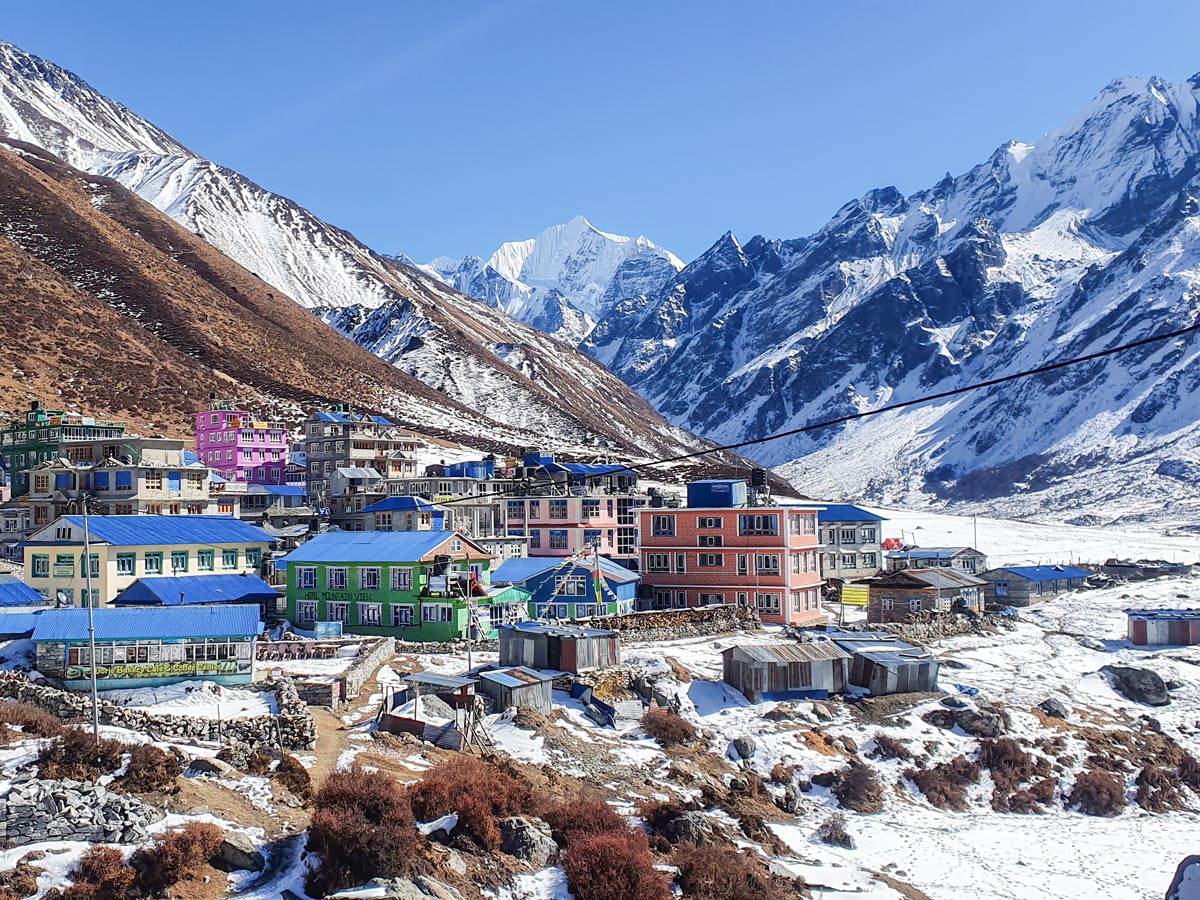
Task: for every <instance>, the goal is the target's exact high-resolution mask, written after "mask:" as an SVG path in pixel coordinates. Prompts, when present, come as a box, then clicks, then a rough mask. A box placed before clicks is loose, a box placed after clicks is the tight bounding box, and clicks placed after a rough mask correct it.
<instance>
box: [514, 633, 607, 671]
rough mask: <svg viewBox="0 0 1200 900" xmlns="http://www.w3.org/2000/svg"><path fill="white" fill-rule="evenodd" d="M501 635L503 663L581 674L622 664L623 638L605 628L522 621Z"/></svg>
mask: <svg viewBox="0 0 1200 900" xmlns="http://www.w3.org/2000/svg"><path fill="white" fill-rule="evenodd" d="M499 635H500V665H502V666H527V667H529V668H533V669H550V670H552V671H555V672H573V673H579V672H583V671H586V670H588V669H607V668H611V667H612V666H618V665H620V664H621V637H620V635H619V634H617V632H615V631H609V630H607V629H603V628H589V627H585V626H582V625H560V624H558V623H553V624H547V623H545V622H519V623H516V624H514V625H510V626H506V627H504V628H501V629H500V632H499Z"/></svg>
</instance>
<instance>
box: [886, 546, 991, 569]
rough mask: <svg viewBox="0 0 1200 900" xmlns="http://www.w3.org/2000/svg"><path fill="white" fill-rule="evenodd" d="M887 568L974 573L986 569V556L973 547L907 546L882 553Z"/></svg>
mask: <svg viewBox="0 0 1200 900" xmlns="http://www.w3.org/2000/svg"><path fill="white" fill-rule="evenodd" d="M884 560H885V562H886V563H887V570H888V571H889V572H895V571H896V570H898V569H933V568H942V569H958V570H959V571H960V572H967V573H968V574H971V575H975V574H978V573H980V572H983V571H985V570H986V569H987V557H986V556H985V555H984V554H982V553H980V552H979V551H978V550H976V549H974V548H973V547H909V548H907V549H904V550H889V551H888V552H887V553H885V554H884Z"/></svg>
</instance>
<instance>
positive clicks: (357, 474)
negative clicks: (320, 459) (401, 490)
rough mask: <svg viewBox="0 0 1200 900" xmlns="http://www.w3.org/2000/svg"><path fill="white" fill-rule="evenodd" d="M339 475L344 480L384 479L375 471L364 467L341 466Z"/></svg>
mask: <svg viewBox="0 0 1200 900" xmlns="http://www.w3.org/2000/svg"><path fill="white" fill-rule="evenodd" d="M337 473H338V474H339V475H341V476H342V477H343V478H383V476H382V475H380V474H379V473H378V472H377V471H376V470H375V469H370V468H364V467H363V466H339V467H338V469H337Z"/></svg>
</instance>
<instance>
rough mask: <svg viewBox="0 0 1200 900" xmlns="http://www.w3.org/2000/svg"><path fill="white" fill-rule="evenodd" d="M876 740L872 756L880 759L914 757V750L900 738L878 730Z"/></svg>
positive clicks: (908, 758)
mask: <svg viewBox="0 0 1200 900" xmlns="http://www.w3.org/2000/svg"><path fill="white" fill-rule="evenodd" d="M874 740H875V749H874V750H873V751H872V752H871V756H873V757H876V758H878V759H903V760H905V761H907V760H910V759H912V751H911V750H909V749H908V747H906V746H905V744H904V742H903V741H902V740H900V739H899V738H894V737H892V736H891V735H890V734H884V733H883V732H882V731H877V732H875V737H874Z"/></svg>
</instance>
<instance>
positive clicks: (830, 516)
mask: <svg viewBox="0 0 1200 900" xmlns="http://www.w3.org/2000/svg"><path fill="white" fill-rule="evenodd" d="M817 520H818V521H820V522H886V521H887V520H886V519H885V518H884V517H883V516H877V515H875V513H873V512H867V511H866V510H865V509H863V508H862V507H861V506H854V505H853V504H850V503H831V504H829V505H828V506H826V507H825V508H824V509H819V510H817Z"/></svg>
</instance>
